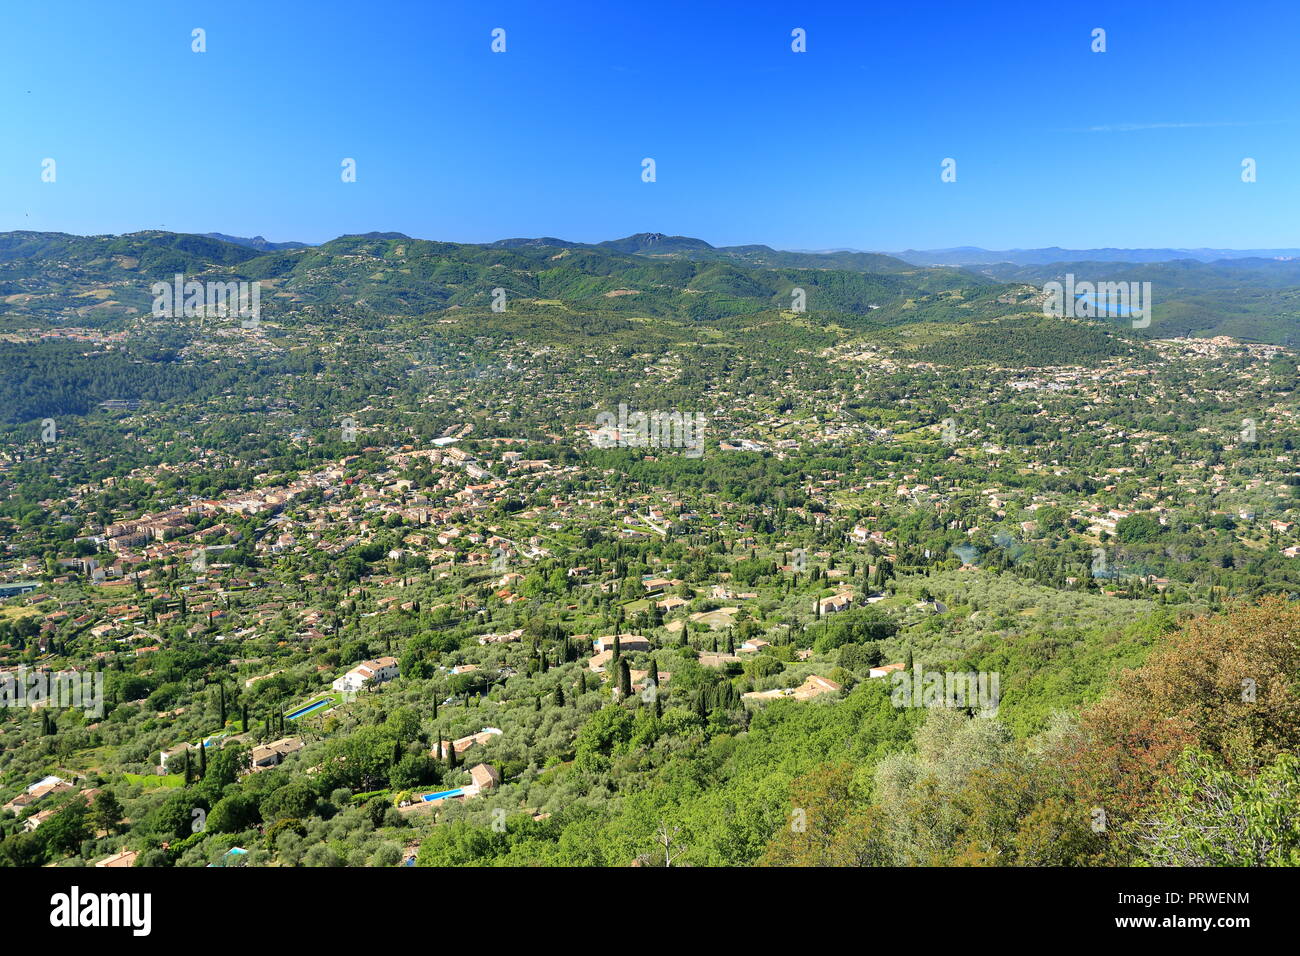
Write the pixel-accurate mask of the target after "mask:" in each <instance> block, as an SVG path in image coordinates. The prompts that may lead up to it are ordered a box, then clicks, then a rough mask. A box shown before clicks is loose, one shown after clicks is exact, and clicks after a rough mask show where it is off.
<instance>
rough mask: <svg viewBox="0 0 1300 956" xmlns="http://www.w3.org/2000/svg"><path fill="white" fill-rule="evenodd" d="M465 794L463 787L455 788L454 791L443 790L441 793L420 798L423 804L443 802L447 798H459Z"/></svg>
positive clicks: (427, 794)
mask: <svg viewBox="0 0 1300 956" xmlns="http://www.w3.org/2000/svg"><path fill="white" fill-rule="evenodd" d="M464 792H465V788H464V787H457V788H456V789H455V790H444V791H442V792H441V793H426V794H425V795H424V796H422V797H420V799H421V800H423V801H424V802H425V803H433V801H435V800H445V799H447V798H448V797H459V796H460V795H461V794H462V793H464Z"/></svg>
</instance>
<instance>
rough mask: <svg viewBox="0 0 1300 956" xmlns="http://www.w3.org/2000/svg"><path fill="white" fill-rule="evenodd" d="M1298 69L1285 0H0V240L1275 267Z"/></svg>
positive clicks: (1298, 40)
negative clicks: (46, 235) (1003, 251)
mask: <svg viewBox="0 0 1300 956" xmlns="http://www.w3.org/2000/svg"><path fill="white" fill-rule="evenodd" d="M195 27H202V28H204V29H205V30H206V31H207V48H208V49H207V52H206V53H203V54H197V53H193V52H191V49H190V46H191V30H192V29H193V28H195ZM495 27H502V28H504V29H505V30H506V31H507V33H506V39H507V52H506V53H504V54H494V53H492V52H491V50H490V43H491V36H490V33H491V31H492V29H493V28H495ZM795 27H802V28H804V29H805V30H806V31H807V36H808V52H807V53H804V54H795V53H792V52H791V50H790V42H791V38H790V31H791V30H792V29H793V28H795ZM1094 27H1103V28H1105V29H1106V31H1107V52H1106V53H1104V54H1094V53H1092V52H1091V51H1090V44H1091V37H1090V34H1091V31H1092V29H1093V28H1094ZM1298 73H1300V4H1297V3H1295V2H1286V3H1283V2H1271V3H1270V2H1264V3H1252V4H1249V5H1243V4H1233V3H1227V2H1222V0H1220V2H1205V0H1183V2H1177V3H1173V2H1170V3H1164V2H1133V0H1129V2H1123V3H1073V2H1067V0H1038V2H1032V3H1031V2H1001V3H999V2H996V0H981V2H976V0H968V2H964V3H955V2H951V3H950V2H943V0H938V2H933V0H932V2H925V3H916V4H912V3H904V4H898V3H890V4H873V3H870V2H866V0H846V2H827V3H775V2H764V0H749V2H714V3H710V2H707V0H704V2H701V0H690V2H677V0H653V2H649V3H637V2H628V3H616V2H612V0H609V2H606V0H600V2H591V0H589V2H586V3H570V2H565V0H547V2H540V0H532V2H526V3H524V2H521V3H502V2H489V0H415V2H403V0H393V2H384V3H376V2H363V0H356V2H351V0H349V2H336V0H312V2H292V0H257V2H248V0H220V2H216V0H212V2H208V0H187V2H175V0H82V2H62V0H48V2H41V3H27V2H13V0H11V2H7V3H4V4H3V5H0V123H2V124H3V126H2V132H0V230H4V229H38V230H59V231H66V232H75V233H117V232H128V231H133V230H136V229H146V228H166V229H172V230H177V231H184V232H209V231H215V232H226V233H231V234H235V235H250V236H251V235H255V234H260V235H264V236H266V237H267V238H269V239H273V240H286V239H298V240H303V241H309V242H316V241H323V240H325V239H328V238H332V237H334V236H336V235H340V234H343V233H348V232H364V231H370V230H398V231H401V232H405V233H408V234H410V235H414V236H420V237H425V238H436V239H449V240H460V241H471V242H477V241H488V240H492V239H498V238H503V237H508V236H538V235H553V236H560V237H563V238H567V239H573V240H581V241H596V240H601V239H607V238H614V237H617V236H623V235H627V234H629V233H633V232H642V231H659V232H667V233H675V234H684V235H692V236H699V237H701V238H704V239H707V240H709V241H710V242H713V243H715V244H735V243H745V242H764V243H768V244H770V245H773V246H777V247H779V248H810V249H822V248H833V247H853V248H860V249H881V250H900V249H903V248H908V247H913V248H934V247H941V246H952V245H980V246H985V247H988V248H1008V247H1031V246H1046V245H1061V246H1068V247H1091V246H1103V245H1114V246H1127V247H1133V246H1223V247H1235V248H1243V247H1273V246H1300V215H1297V213H1298V212H1300V202H1298V200H1300V99H1298V98H1297V91H1298V90H1300V82H1298V80H1300V76H1298V75H1297V74H1298ZM647 156H648V157H653V158H654V159H655V160H656V163H657V166H658V181H657V182H655V183H652V184H650V183H643V182H642V181H641V160H642V158H643V157H647ZM46 157H49V158H53V159H55V160H56V162H57V182H55V183H53V184H50V183H42V182H41V180H40V174H41V162H42V160H43V159H45V158H46ZM345 157H352V158H355V159H356V161H357V173H358V175H357V182H356V183H343V182H341V181H340V176H339V172H340V162H341V161H342V160H343V158H345ZM946 157H952V158H954V159H956V161H957V182H955V183H942V182H941V181H940V163H941V161H942V160H943V159H944V158H946ZM1244 157H1252V158H1254V159H1256V160H1257V162H1258V182H1256V183H1253V184H1245V183H1242V182H1241V174H1240V173H1241V161H1242V159H1243V158H1244Z"/></svg>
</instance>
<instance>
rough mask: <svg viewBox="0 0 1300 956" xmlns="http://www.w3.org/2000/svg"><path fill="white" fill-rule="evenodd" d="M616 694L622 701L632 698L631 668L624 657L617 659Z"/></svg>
mask: <svg viewBox="0 0 1300 956" xmlns="http://www.w3.org/2000/svg"><path fill="white" fill-rule="evenodd" d="M618 694H619V697H621V698H624V699H626V698H628V697H631V696H632V668H631V667H630V666H629V665H628V663H627V658H626V657H622V658H619V661H618Z"/></svg>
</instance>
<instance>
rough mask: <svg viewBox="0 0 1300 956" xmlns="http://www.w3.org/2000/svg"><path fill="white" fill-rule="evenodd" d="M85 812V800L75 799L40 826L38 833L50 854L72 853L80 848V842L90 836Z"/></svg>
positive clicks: (82, 798) (86, 807) (86, 808)
mask: <svg viewBox="0 0 1300 956" xmlns="http://www.w3.org/2000/svg"><path fill="white" fill-rule="evenodd" d="M87 810H88V805H87V803H86V800H85V798H84V797H80V796H79V797H75V798H74V799H73V800H71V801H70V802H69V803H68V804H67V806H65V807H64V808H63V809H62V810H60V811H59V812H58V813H56V814H55V815H54V816H52V817H50V818H49V819H48V820H46V821H45V822H44V823H43V824H41V828H40V830H39V831H38V832H39V834H40V836H41V838H42V839H43V840H44V842H45V846H46V848H47V849H48V850H49V852H50V853H51V854H59V855H67V854H69V853H72V852H74V851H76V850H77V849H79V848H80V846H81V841H82V840H86V839H88V838H89V837H90V836H91V832H90V827H89V826H88V816H89V814H88V812H87Z"/></svg>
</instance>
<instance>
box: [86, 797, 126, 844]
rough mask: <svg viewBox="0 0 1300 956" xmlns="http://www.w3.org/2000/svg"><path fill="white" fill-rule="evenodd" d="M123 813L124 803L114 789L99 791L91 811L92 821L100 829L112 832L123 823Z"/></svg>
mask: <svg viewBox="0 0 1300 956" xmlns="http://www.w3.org/2000/svg"><path fill="white" fill-rule="evenodd" d="M123 815H124V811H123V810H122V804H121V803H120V802H119V801H118V799H117V796H116V795H115V794H114V793H113V791H112V790H107V789H106V790H101V791H99V793H98V794H97V795H96V796H95V803H94V807H93V810H92V811H91V815H90V819H91V822H92V823H94V825H95V826H96V827H97V828H98V829H100V830H103V831H105V832H107V833H110V834H112V833H114V832H116V831H117V828H118V827H119V826H120V825H121V823H122V817H123Z"/></svg>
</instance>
